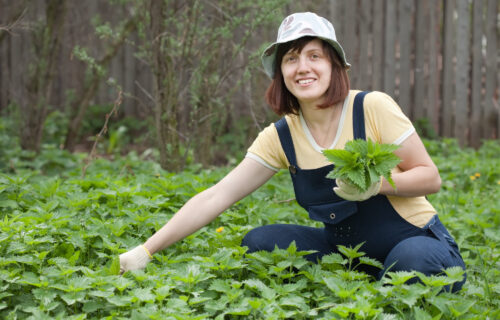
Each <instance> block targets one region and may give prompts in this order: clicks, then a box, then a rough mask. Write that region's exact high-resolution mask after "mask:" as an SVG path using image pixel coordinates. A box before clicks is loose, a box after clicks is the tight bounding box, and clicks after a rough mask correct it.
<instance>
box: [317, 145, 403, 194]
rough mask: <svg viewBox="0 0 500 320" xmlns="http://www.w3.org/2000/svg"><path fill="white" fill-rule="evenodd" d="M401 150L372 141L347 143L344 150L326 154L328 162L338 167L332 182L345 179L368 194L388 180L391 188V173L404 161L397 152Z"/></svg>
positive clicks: (326, 152)
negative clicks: (369, 190)
mask: <svg viewBox="0 0 500 320" xmlns="http://www.w3.org/2000/svg"><path fill="white" fill-rule="evenodd" d="M398 148H399V146H397V145H394V144H380V143H376V142H373V141H372V140H370V139H368V140H363V139H356V140H351V141H349V142H347V143H346V145H345V148H344V149H343V150H333V149H329V150H324V151H323V154H324V155H325V156H326V158H327V159H328V160H329V161H331V162H333V163H334V164H335V168H334V169H333V170H332V171H331V172H330V173H329V174H328V175H327V177H328V178H331V179H336V178H338V179H343V180H344V181H347V182H348V183H350V184H352V185H354V186H355V187H356V188H358V189H359V190H360V192H364V191H366V190H367V189H368V187H370V185H372V184H373V183H375V182H378V181H379V180H380V177H384V178H385V179H386V180H387V181H388V182H389V183H390V184H391V186H392V187H393V188H394V189H396V185H395V184H394V181H393V180H392V178H391V170H392V169H393V168H394V167H395V166H396V165H397V164H398V163H399V162H400V161H401V159H399V158H398V157H397V156H396V155H395V154H394V153H393V152H394V151H395V150H396V149H398Z"/></svg>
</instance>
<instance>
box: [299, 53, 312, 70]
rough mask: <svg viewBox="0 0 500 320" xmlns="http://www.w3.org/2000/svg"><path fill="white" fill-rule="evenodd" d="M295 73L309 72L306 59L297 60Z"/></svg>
mask: <svg viewBox="0 0 500 320" xmlns="http://www.w3.org/2000/svg"><path fill="white" fill-rule="evenodd" d="M297 71H298V72H299V73H307V72H309V71H310V68H309V63H308V62H307V59H306V58H304V57H300V58H299V63H298V69H297Z"/></svg>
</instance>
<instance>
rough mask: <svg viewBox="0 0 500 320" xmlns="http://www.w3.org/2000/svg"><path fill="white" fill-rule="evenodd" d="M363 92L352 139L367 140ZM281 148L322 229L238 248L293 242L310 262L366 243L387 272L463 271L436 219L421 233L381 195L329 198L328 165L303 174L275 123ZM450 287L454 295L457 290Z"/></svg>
mask: <svg viewBox="0 0 500 320" xmlns="http://www.w3.org/2000/svg"><path fill="white" fill-rule="evenodd" d="M366 94H367V92H360V93H358V94H357V95H356V97H355V99H354V108H353V128H354V139H366V135H365V121H364V111H363V100H364V96H365V95H366ZM275 126H276V129H277V131H278V135H279V138H280V142H281V145H282V147H283V149H284V151H285V155H286V157H287V159H288V162H289V163H290V167H289V171H290V175H291V177H292V181H293V186H294V190H295V197H296V199H297V202H298V203H299V204H300V205H301V206H302V207H303V208H304V209H306V210H307V212H308V213H309V217H310V218H311V219H313V220H316V221H321V222H323V223H324V225H325V227H324V228H312V227H307V226H297V225H290V224H275V225H267V226H262V227H258V228H256V229H253V230H251V231H250V232H249V233H248V234H247V235H246V236H245V238H244V239H243V243H242V245H244V246H247V247H248V248H249V252H253V251H258V250H267V251H272V250H273V249H274V247H275V246H278V247H279V248H283V249H285V248H287V247H288V246H289V245H290V243H291V242H292V241H295V242H296V245H297V249H298V250H316V251H317V252H316V253H314V254H311V255H308V256H307V258H308V259H309V260H311V261H317V259H318V258H321V256H323V255H326V254H330V253H332V252H338V251H337V245H344V246H351V247H354V246H356V245H358V244H360V243H362V242H364V244H363V246H362V247H361V249H360V250H361V251H363V252H365V253H366V254H367V256H369V257H371V258H375V259H377V260H378V261H380V262H382V263H384V267H385V268H387V267H389V266H391V265H393V264H394V265H393V266H392V267H391V269H390V270H391V271H400V270H407V271H409V270H417V271H420V272H422V273H424V274H427V275H431V274H438V273H441V272H442V270H443V269H445V268H448V267H452V266H461V267H462V268H464V269H465V265H464V262H463V260H462V257H461V256H460V253H459V251H458V247H457V245H456V243H455V241H454V240H453V238H452V237H451V236H450V234H449V233H448V231H447V230H446V228H445V227H444V226H443V225H442V224H441V222H440V221H439V219H438V217H437V215H436V216H434V217H433V218H432V219H431V221H430V222H429V223H428V224H427V225H426V226H425V227H423V228H419V227H416V226H414V225H412V224H411V223H409V222H408V221H406V220H405V219H403V218H402V217H401V216H400V215H399V214H398V213H397V212H396V210H395V209H394V208H393V207H392V205H391V203H390V202H389V200H388V199H387V197H386V196H384V195H376V196H374V197H372V198H370V199H368V200H365V201H360V202H356V201H347V200H344V199H342V198H340V197H339V196H337V195H336V194H335V192H333V187H335V186H336V184H335V180H333V179H329V178H326V175H327V174H328V173H329V172H330V171H331V170H332V169H333V165H328V166H325V167H321V168H318V169H309V170H306V169H301V168H300V167H299V166H298V165H297V160H296V157H295V149H294V146H293V141H292V137H291V134H290V130H289V128H288V125H287V123H286V120H285V118H282V119H281V120H279V121H278V122H276V123H275ZM362 270H363V271H365V272H367V273H370V274H372V275H374V276H375V277H378V278H379V277H380V276H382V275H383V271H384V270H382V271H380V272H379V271H378V270H377V271H375V268H374V267H366V268H364V269H362ZM464 282H465V279H464V280H463V281H462V282H461V283H460V284H454V286H453V290H454V291H455V290H459V289H460V288H461V287H462V285H463V283H464Z"/></svg>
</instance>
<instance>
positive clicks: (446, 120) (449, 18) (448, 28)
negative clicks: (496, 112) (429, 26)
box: [440, 0, 455, 137]
mask: <svg viewBox="0 0 500 320" xmlns="http://www.w3.org/2000/svg"><path fill="white" fill-rule="evenodd" d="M454 11H455V0H448V1H444V48H443V84H442V87H443V99H442V101H443V103H442V106H443V108H442V113H441V130H440V134H442V135H444V136H446V137H451V135H452V133H453V131H452V129H453V90H454V87H455V86H454V76H453V75H454V72H453V68H454V63H453V57H454V51H455V32H454V31H455V30H454V23H455V21H454V20H455V18H454V14H455V12H454Z"/></svg>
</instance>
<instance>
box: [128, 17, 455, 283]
mask: <svg viewBox="0 0 500 320" xmlns="http://www.w3.org/2000/svg"><path fill="white" fill-rule="evenodd" d="M262 61H263V65H264V69H265V71H266V73H267V74H268V75H269V76H270V78H271V79H272V82H271V85H270V86H269V88H268V90H267V93H266V99H267V101H268V103H269V104H270V106H271V107H272V108H273V110H274V111H275V112H276V113H278V114H279V115H285V117H284V118H282V119H281V120H280V121H278V122H276V123H275V124H272V125H270V126H269V127H267V128H266V129H264V130H263V131H262V132H261V133H260V134H259V136H258V137H257V139H256V140H255V141H254V143H253V144H252V146H251V147H250V148H249V149H248V153H247V155H246V157H245V158H244V160H243V161H242V162H241V163H240V164H239V165H238V166H237V167H236V168H235V169H234V170H233V171H231V172H230V173H229V174H228V175H227V176H226V177H224V178H223V179H222V180H221V181H220V182H219V183H217V184H216V185H215V186H213V187H211V188H209V189H207V190H205V191H203V192H201V193H200V194H198V195H196V196H195V197H193V198H192V199H191V200H189V201H188V202H187V203H186V204H185V205H184V206H183V207H182V208H181V209H180V210H179V212H177V213H176V214H175V215H174V217H173V218H172V219H171V220H170V221H168V223H167V224H166V225H165V226H163V227H162V228H161V229H160V230H159V231H157V232H156V233H155V234H154V235H153V236H152V237H151V238H149V239H148V240H147V241H146V242H145V243H144V244H143V245H141V246H138V247H136V248H134V249H132V250H131V251H129V252H126V253H124V254H122V255H120V266H121V271H122V272H125V271H127V270H133V269H141V268H144V267H145V266H146V264H147V263H148V262H149V261H150V260H151V259H152V254H154V253H156V252H158V251H160V250H163V249H165V248H167V247H168V246H170V245H172V244H173V243H175V242H176V241H179V240H181V239H183V238H184V237H186V236H188V235H190V234H191V233H193V232H195V231H196V230H198V229H200V228H201V227H203V226H205V225H206V224H208V223H209V222H211V221H212V220H214V219H215V218H216V217H217V216H218V215H219V214H220V213H222V212H223V211H224V210H226V209H227V208H229V207H230V206H231V205H232V204H233V203H235V202H237V201H239V200H240V199H242V198H243V197H245V196H246V195H248V194H250V193H251V192H253V191H254V190H255V189H257V188H258V187H260V186H261V185H262V184H264V183H265V182H266V181H267V180H269V179H270V178H271V177H272V176H273V175H274V174H275V173H276V172H277V171H278V170H279V169H282V168H288V169H289V170H290V174H291V177H292V181H293V184H294V189H295V194H296V198H297V201H298V202H299V204H300V205H301V206H303V207H304V208H305V209H306V210H307V211H308V212H309V215H310V217H311V218H312V219H314V220H317V221H321V222H323V223H324V225H325V227H324V228H312V227H306V226H297V225H268V226H262V227H258V228H256V229H254V230H251V231H250V232H249V233H248V234H247V235H246V236H245V238H244V239H243V243H242V245H244V246H247V247H248V250H249V252H253V251H257V250H268V251H272V250H273V249H274V248H275V246H276V245H277V246H278V247H280V248H287V247H288V246H289V245H290V243H291V242H292V241H295V243H296V245H297V248H298V249H299V250H315V251H316V253H313V254H310V255H308V256H307V258H308V259H309V260H311V261H317V259H319V258H321V256H323V255H325V254H329V253H332V252H336V250H337V249H336V248H337V245H339V244H341V245H347V246H355V245H357V244H359V243H362V242H363V243H364V244H363V246H362V248H361V250H362V251H364V252H366V254H367V255H368V256H370V257H372V258H375V259H378V260H379V261H381V262H383V263H384V270H382V271H381V272H376V271H375V270H374V269H370V267H367V268H366V269H364V270H365V271H366V272H368V273H370V274H372V275H374V276H376V277H381V276H382V275H383V272H384V271H385V270H387V269H388V268H390V270H391V271H398V270H408V271H409V270H417V271H420V272H422V273H424V274H427V275H431V274H438V273H441V272H442V270H443V269H445V268H448V267H451V266H460V267H462V268H464V269H465V265H464V262H463V260H462V258H461V256H460V254H459V251H458V248H457V245H456V243H455V242H454V240H453V239H452V237H451V236H450V235H449V233H448V232H447V230H446V229H445V228H444V226H443V225H442V224H441V222H440V221H439V219H438V217H437V215H436V211H435V210H434V208H433V207H432V205H431V204H430V203H429V202H428V201H427V200H426V199H425V195H427V194H430V193H434V192H437V191H438V190H439V188H440V184H441V180H440V177H439V173H438V170H437V168H436V166H435V165H434V163H433V161H432V160H431V158H430V157H429V155H428V153H427V151H426V150H425V147H424V145H423V144H422V141H421V140H420V138H419V136H418V134H417V133H416V132H415V129H414V127H413V125H412V124H411V122H410V121H409V120H408V118H407V117H406V116H405V115H404V114H403V113H402V112H401V110H400V108H399V106H398V105H397V104H396V103H395V102H394V101H393V100H392V99H391V98H390V97H389V96H387V95H385V94H383V93H381V92H372V93H366V92H359V91H354V90H350V89H349V79H348V75H347V70H348V68H349V67H350V65H349V63H347V61H346V58H345V54H344V50H343V49H342V47H341V46H340V44H339V43H338V42H337V40H336V36H335V31H334V29H333V26H332V25H331V23H330V22H328V21H327V20H326V19H324V18H322V17H319V16H317V15H316V14H314V13H309V12H306V13H296V14H292V15H290V16H288V17H287V18H285V20H284V21H283V22H282V24H281V26H280V28H279V30H278V38H277V41H276V42H275V43H274V44H272V45H271V46H269V47H268V49H267V50H265V52H264V54H263V56H262ZM354 138H361V139H365V138H370V139H372V140H374V141H377V142H379V143H394V144H398V145H400V148H399V149H398V150H397V151H395V154H396V155H397V156H398V157H399V158H400V159H401V162H400V164H399V165H398V166H397V168H395V170H393V174H392V177H393V180H394V182H395V184H396V187H397V188H396V189H393V188H392V187H391V186H390V184H389V183H388V182H387V181H386V180H384V179H381V180H380V181H379V182H377V183H374V184H373V185H372V186H371V187H370V188H369V189H368V190H367V191H366V192H364V193H359V192H358V191H357V190H356V189H355V188H352V187H351V186H350V185H349V184H347V183H345V182H343V181H334V180H331V179H327V178H326V177H325V176H326V174H327V173H328V172H330V171H331V170H332V168H333V165H332V164H330V163H328V161H327V160H326V158H325V157H324V156H323V154H322V153H321V151H322V150H323V149H333V148H337V149H341V148H343V147H344V145H345V143H346V142H348V141H349V140H352V139H354ZM332 189H333V191H332ZM464 282H465V279H464V280H463V281H462V282H461V283H459V284H456V285H454V287H453V289H454V290H459V289H460V288H461V286H462V285H463V283H464Z"/></svg>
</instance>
